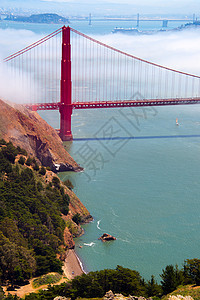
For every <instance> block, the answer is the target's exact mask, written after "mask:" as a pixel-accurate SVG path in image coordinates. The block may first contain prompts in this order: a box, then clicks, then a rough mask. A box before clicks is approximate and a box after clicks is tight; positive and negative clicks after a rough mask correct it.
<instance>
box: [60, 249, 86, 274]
mask: <svg viewBox="0 0 200 300" xmlns="http://www.w3.org/2000/svg"><path fill="white" fill-rule="evenodd" d="M63 271H64V274H65V276H66V277H67V278H68V279H69V280H71V279H73V278H74V277H76V276H80V275H82V274H84V273H85V271H84V269H83V264H82V262H81V260H80V259H79V257H78V256H77V254H76V252H75V250H74V249H69V250H68V251H67V255H66V258H65V261H64V266H63Z"/></svg>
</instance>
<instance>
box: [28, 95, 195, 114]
mask: <svg viewBox="0 0 200 300" xmlns="http://www.w3.org/2000/svg"><path fill="white" fill-rule="evenodd" d="M199 103H200V98H180V99H179V98H175V99H164V100H159V99H151V100H145V99H143V100H123V101H93V102H75V103H72V104H71V105H70V106H71V107H72V109H93V108H116V107H143V106H166V105H191V104H199ZM25 106H26V107H27V108H29V109H31V110H35V111H36V110H57V109H59V108H60V107H61V106H62V104H61V103H60V102H57V103H36V104H25Z"/></svg>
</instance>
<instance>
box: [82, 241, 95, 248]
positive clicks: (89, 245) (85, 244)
mask: <svg viewBox="0 0 200 300" xmlns="http://www.w3.org/2000/svg"><path fill="white" fill-rule="evenodd" d="M83 245H84V246H88V247H94V246H95V243H94V242H91V243H89V244H87V243H84V244H83Z"/></svg>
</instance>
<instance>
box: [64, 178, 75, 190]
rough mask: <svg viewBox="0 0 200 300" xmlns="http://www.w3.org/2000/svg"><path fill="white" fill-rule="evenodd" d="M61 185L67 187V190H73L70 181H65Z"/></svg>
mask: <svg viewBox="0 0 200 300" xmlns="http://www.w3.org/2000/svg"><path fill="white" fill-rule="evenodd" d="M63 183H64V185H65V186H66V187H68V189H70V190H73V188H74V185H73V184H72V182H71V180H69V179H67V180H65V181H64V182H63Z"/></svg>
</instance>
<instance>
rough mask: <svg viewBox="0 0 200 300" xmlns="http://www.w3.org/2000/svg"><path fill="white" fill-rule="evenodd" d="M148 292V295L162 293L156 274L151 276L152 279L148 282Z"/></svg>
mask: <svg viewBox="0 0 200 300" xmlns="http://www.w3.org/2000/svg"><path fill="white" fill-rule="evenodd" d="M147 294H148V297H153V296H160V295H161V294H162V288H161V286H160V285H159V284H157V282H156V281H155V278H154V276H153V275H152V276H151V280H149V281H148V282H147Z"/></svg>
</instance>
